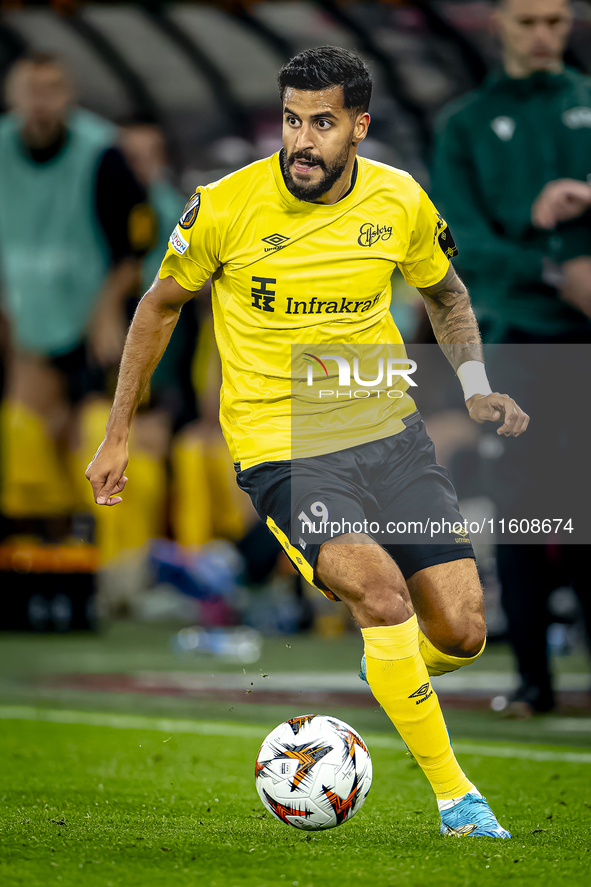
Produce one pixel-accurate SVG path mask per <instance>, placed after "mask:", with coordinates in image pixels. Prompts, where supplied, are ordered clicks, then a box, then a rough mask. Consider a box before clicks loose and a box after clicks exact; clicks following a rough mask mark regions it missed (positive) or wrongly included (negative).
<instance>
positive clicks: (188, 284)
mask: <svg viewBox="0 0 591 887" xmlns="http://www.w3.org/2000/svg"><path fill="white" fill-rule="evenodd" d="M219 251H220V232H219V227H218V223H217V220H216V217H215V214H214V211H213V208H212V206H211V199H210V197H209V194H208V193H207V191H206V190H205V189H199V190H197V191H196V192H195V194H193V196H192V197H191V199H190V200H189V202H188V203H187V205H186V206H185V209H184V210H183V214H182V216H181V218H180V220H179V223H178V225H177V226H176V228H175V229H174V231H173V232H172V234H171V235H170V238H169V241H168V249H167V250H166V254H165V256H164V259H163V261H162V264H161V266H160V271H159V272H158V276H159V277H160V278H162V279H164V278H165V277H174V279H175V280H176V282H177V283H179V284H180V285H181V286H182V287H184V288H185V289H186V290H189V292H197V290H200V289H201V287H202V286H203V284H204V283H205V281H206V280H208V278H209V277H211V275H212V274H213V273H214V272H215V271H216V270H217V269H218V267H219V266H220V264H221V261H220V258H219Z"/></svg>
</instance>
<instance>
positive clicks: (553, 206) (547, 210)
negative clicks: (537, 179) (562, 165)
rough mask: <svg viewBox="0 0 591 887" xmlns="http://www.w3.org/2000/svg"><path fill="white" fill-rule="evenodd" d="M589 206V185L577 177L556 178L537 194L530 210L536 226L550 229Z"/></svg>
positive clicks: (590, 196) (574, 216)
mask: <svg viewBox="0 0 591 887" xmlns="http://www.w3.org/2000/svg"><path fill="white" fill-rule="evenodd" d="M589 207H591V186H589V185H588V184H587V183H586V182H579V181H578V180H577V179H556V181H554V182H548V184H547V185H546V186H545V187H544V188H543V189H542V191H541V192H540V193H539V194H538V196H537V198H536V200H535V202H534V205H533V206H532V210H531V218H532V222H533V223H534V225H535V226H536V228H543V229H544V230H546V231H550V230H551V229H552V228H555V227H556V225H558V224H559V223H560V222H567V221H569V219H576V218H577V216H580V215H581V214H582V213H584V212H586V210H588V209H589Z"/></svg>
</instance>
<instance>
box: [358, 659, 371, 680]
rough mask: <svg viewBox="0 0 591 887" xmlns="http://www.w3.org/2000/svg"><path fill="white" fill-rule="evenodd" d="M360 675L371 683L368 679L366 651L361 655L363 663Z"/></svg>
mask: <svg viewBox="0 0 591 887" xmlns="http://www.w3.org/2000/svg"><path fill="white" fill-rule="evenodd" d="M359 677H360V678H361V680H362V681H365V683H366V684H369V681H368V680H367V665H366V660H365V653H364V654H363V656H362V657H361V665H360V666H359Z"/></svg>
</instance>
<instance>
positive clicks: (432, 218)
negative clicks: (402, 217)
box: [399, 188, 457, 287]
mask: <svg viewBox="0 0 591 887" xmlns="http://www.w3.org/2000/svg"><path fill="white" fill-rule="evenodd" d="M455 255H457V249H456V245H455V243H454V239H453V237H452V235H451V232H450V230H449V228H448V227H447V223H446V222H445V221H444V219H443V218H442V216H441V215H440V214H439V213H438V212H437V210H436V209H435V207H434V206H433V204H432V203H431V201H430V200H429V198H428V197H427V195H426V194H425V192H424V191H423V189H422V188H419V205H418V208H417V214H416V217H415V220H414V225H413V229H412V231H411V235H410V241H409V245H408V251H407V253H406V256H405V258H404V261H403V262H399V266H400V270H401V271H402V275H403V277H404V279H405V280H406V282H407V283H408V284H409V285H410V286H415V287H427V286H433V285H434V284H436V283H439V281H440V280H443V278H444V277H445V275H446V273H447V269H448V268H449V260H450V258H452V257H453V256H455Z"/></svg>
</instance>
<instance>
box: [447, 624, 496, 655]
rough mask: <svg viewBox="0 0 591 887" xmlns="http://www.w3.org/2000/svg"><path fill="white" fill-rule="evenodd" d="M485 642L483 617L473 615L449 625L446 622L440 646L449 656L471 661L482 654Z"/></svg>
mask: <svg viewBox="0 0 591 887" xmlns="http://www.w3.org/2000/svg"><path fill="white" fill-rule="evenodd" d="M485 640H486V624H485V621H484V617H483V616H480V614H473V615H471V616H469V617H468V618H466V617H464V618H462V619H461V620H460V619H458V620H457V621H455V622H452V623H451V624H450V623H449V622H448V624H447V626H446V629H445V631H444V632H443V636H442V638H441V645H442V646H443V647H444V652H445V653H447V654H448V655H449V656H459V657H461V658H466V659H471V658H473V657H474V656H478V654H479V653H481V652H482V648H483V647H484V642H485Z"/></svg>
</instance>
